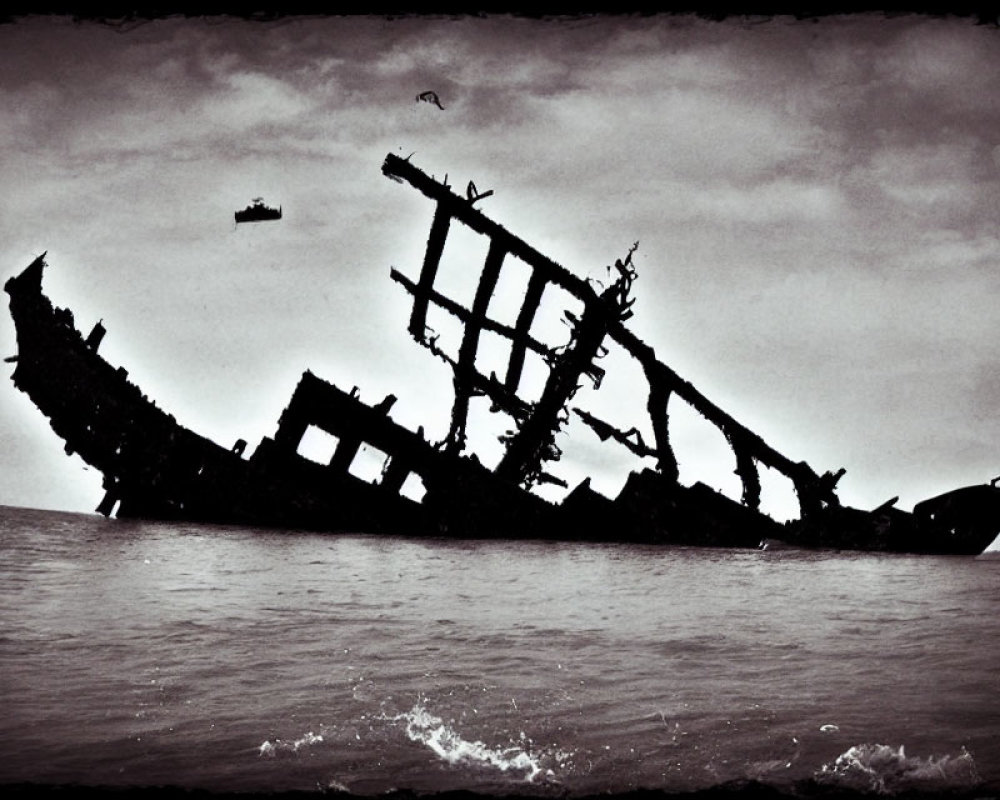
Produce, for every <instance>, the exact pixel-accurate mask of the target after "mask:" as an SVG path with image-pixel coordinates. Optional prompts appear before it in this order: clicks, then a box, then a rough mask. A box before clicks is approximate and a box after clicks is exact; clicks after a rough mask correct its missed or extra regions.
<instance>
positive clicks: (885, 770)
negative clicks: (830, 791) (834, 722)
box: [815, 744, 979, 794]
mask: <svg viewBox="0 0 1000 800" xmlns="http://www.w3.org/2000/svg"><path fill="white" fill-rule="evenodd" d="M815 778H816V781H817V782H819V783H823V784H827V785H832V786H836V787H838V788H843V789H848V790H852V791H870V792H876V793H878V794H893V793H895V792H898V791H907V790H912V789H932V788H934V789H944V788H956V787H972V786H975V785H976V784H978V783H979V775H978V773H977V771H976V765H975V762H974V761H973V759H972V754H971V753H969V752H968V751H967V750H966V749H965V748H964V747H963V748H962V752H961V754H960V755H957V756H950V755H945V756H941V757H939V758H938V757H935V756H928V757H927V758H919V757H917V756H907V755H906V752H905V751H904V749H903V745H900V746H899V747H898V748H894V747H890V746H889V745H885V744H859V745H855V746H854V747H851V748H850V749H849V750H847V752H845V753H842V754H841V755H839V756H837V759H836V761H834V762H833V763H832V764H824V765H823V767H822V768H821V769H820V770H819V771H818V772H817V773H816V775H815Z"/></svg>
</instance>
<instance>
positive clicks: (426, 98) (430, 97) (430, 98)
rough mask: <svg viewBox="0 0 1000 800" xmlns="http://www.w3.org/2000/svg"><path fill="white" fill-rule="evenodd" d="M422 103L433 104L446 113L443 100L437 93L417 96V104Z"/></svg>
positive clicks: (425, 93)
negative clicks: (442, 103)
mask: <svg viewBox="0 0 1000 800" xmlns="http://www.w3.org/2000/svg"><path fill="white" fill-rule="evenodd" d="M421 101H423V102H425V103H433V104H434V105H436V106H437V107H438V108H440V109H441V110H442V111H444V106H443V105H441V100H440V98H439V97H438V96H437V92H421V93H420V94H418V95H417V102H418V103H419V102H421Z"/></svg>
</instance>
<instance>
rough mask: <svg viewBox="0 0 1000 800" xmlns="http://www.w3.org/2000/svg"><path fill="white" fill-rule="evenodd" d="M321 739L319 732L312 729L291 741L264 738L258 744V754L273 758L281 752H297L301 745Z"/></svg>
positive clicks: (318, 741) (290, 753) (310, 743)
mask: <svg viewBox="0 0 1000 800" xmlns="http://www.w3.org/2000/svg"><path fill="white" fill-rule="evenodd" d="M322 741H323V737H322V736H321V735H319V734H316V733H313V732H312V731H309V732H308V733H306V734H305V735H304V736H302V737H300V738H298V739H294V740H292V741H286V740H284V739H275V740H274V741H273V742H272V741H270V740H265V742H264V743H263V744H262V745H261V746H260V749H259V751H258V755H259V756H263V757H266V758H274V757H276V756H278V755H282V754H287V755H292V754H295V753H298V752H299V749H300V748H302V747H309V746H311V745H314V744H319V743H320V742H322Z"/></svg>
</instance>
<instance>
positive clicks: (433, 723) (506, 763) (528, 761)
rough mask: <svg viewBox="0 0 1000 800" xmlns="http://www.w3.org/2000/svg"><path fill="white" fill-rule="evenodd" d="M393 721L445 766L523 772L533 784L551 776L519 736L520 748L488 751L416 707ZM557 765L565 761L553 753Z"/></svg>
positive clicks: (540, 753)
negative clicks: (539, 778) (540, 777)
mask: <svg viewBox="0 0 1000 800" xmlns="http://www.w3.org/2000/svg"><path fill="white" fill-rule="evenodd" d="M390 719H392V720H393V721H399V722H405V723H406V735H407V736H408V737H409V738H410V740H411V741H414V742H418V743H420V744H423V745H425V746H427V747H429V748H430V749H431V750H432V751H434V753H435V754H436V755H437V756H438V757H439V758H441V759H443V760H444V761H447V762H448V763H449V764H472V765H478V766H487V767H493V768H495V769H498V770H500V771H501V772H508V771H516V772H524V773H525V775H524V777H525V780H527V781H529V782H530V781H534V780H535V778H537V777H538V776H539V775H542V774H544V775H545V776H546V777H549V778H551V777H553V776H554V772H553V771H552V770H551V769H546V768H545V767H544V766H543V759H544V757H545V755H546V754H545V753H543V752H538V753H534V754H533V753H531V752H529V750H528V749H526V747H525V745H529V746H530V743H531V740H530V739H528V738H527V737H526V736H525V734H524V733H523V732H522V733H521V735H520V741H521V742H522V743H524V744H521V745H515V744H512V745H511V746H509V747H490V746H489V745H487V744H485V743H484V742H481V741H478V740H477V741H470V740H468V739H465V738H463V737H462V736H461V735H460V734H459V733H458V732H457V731H456V730H455V729H454V728H452V727H451V726H450V725H448V724H446V723H445V722H444V720H442V719H441V718H440V717H437V716H435V715H434V714H431V713H430V712H429V711H428V710H427V709H426V708H424V707H423V706H422V705H420V703H417V704H416V705H415V706H414V707H413V708H412V709H410V710H409V711H407V712H406V713H403V714H397V715H396V716H394V717H391V718H390ZM554 757H555V758H556V760H557V761H564V760H565V759H566V758H568V755H567V754H565V753H561V752H560V753H556V754H554Z"/></svg>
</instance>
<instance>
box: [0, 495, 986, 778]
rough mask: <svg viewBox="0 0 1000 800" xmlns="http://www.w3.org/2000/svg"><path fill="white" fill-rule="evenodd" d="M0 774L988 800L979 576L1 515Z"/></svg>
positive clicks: (837, 562)
mask: <svg viewBox="0 0 1000 800" xmlns="http://www.w3.org/2000/svg"><path fill="white" fill-rule="evenodd" d="M0 552H2V556H0V709H2V714H0V784H8V785H11V784H21V783H25V782H30V783H38V784H43V785H46V786H54V785H66V784H73V785H80V784H82V785H89V786H102V787H161V786H172V787H182V788H185V789H201V790H208V791H211V792H252V793H278V792H288V791H305V792H317V793H319V792H327V793H330V792H334V793H336V792H344V791H347V792H352V793H357V794H367V795H372V794H381V793H385V792H389V791H391V790H394V789H396V790H405V791H412V792H420V793H424V792H442V791H448V790H464V791H469V792H476V793H486V794H523V795H528V796H558V797H567V796H568V797H573V796H583V795H591V794H595V793H605V792H611V793H624V792H629V791H631V790H635V789H657V790H665V791H668V792H690V791H697V790H704V789H709V788H712V787H720V786H725V785H730V784H732V783H733V782H737V783H739V782H746V781H758V782H760V783H763V784H765V785H767V786H770V787H775V788H776V789H777V790H781V791H782V792H784V791H787V792H789V793H792V794H796V793H806V794H808V793H809V792H810V791H815V790H816V789H817V788H830V789H844V790H848V791H855V790H856V791H863V792H873V793H882V794H892V793H897V792H908V791H912V790H917V791H923V792H929V793H933V792H939V791H940V792H949V791H965V790H974V791H980V792H985V793H987V794H989V793H990V792H993V793H996V792H997V791H1000V560H998V559H996V558H994V557H991V556H990V555H987V556H981V557H979V558H968V557H928V556H897V555H893V556H885V555H863V554H856V553H843V552H833V551H827V552H817V551H813V552H809V551H799V550H783V551H782V550H779V551H768V552H762V551H755V550H716V549H699V548H654V547H644V546H634V545H593V544H570V543H551V542H503V541H462V540H443V539H423V540H418V539H404V538H394V537H393V538H388V537H375V536H362V535H316V534H311V533H300V532H274V531H261V530H254V529H249V528H238V527H217V526H204V525H188V524H165V523H149V522H141V523H137V522H126V521H116V520H105V519H103V518H101V517H97V516H87V515H73V514H64V513H56V512H45V511H32V510H25V509H16V508H2V507H0Z"/></svg>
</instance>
